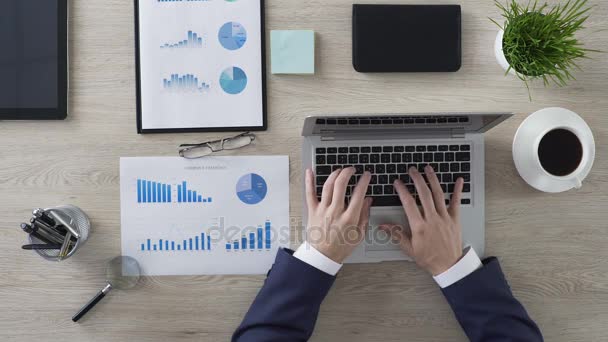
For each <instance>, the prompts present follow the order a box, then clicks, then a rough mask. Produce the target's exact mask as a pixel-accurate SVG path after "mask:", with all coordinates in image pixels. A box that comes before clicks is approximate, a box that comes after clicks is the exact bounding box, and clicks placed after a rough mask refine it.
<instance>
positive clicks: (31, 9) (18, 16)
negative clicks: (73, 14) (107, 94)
mask: <svg viewBox="0 0 608 342" xmlns="http://www.w3.org/2000/svg"><path fill="white" fill-rule="evenodd" d="M0 46H1V47H2V48H1V49H0V51H2V52H1V53H0V120H62V119H65V117H66V115H67V111H68V98H67V97H68V96H67V94H68V0H0Z"/></svg>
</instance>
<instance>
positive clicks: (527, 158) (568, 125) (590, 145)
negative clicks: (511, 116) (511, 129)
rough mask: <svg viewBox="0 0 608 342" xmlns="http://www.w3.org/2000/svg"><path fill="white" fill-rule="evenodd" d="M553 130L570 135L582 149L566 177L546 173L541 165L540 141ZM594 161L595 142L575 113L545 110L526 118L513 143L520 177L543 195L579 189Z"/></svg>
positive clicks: (552, 109) (514, 159)
mask: <svg viewBox="0 0 608 342" xmlns="http://www.w3.org/2000/svg"><path fill="white" fill-rule="evenodd" d="M556 130H566V131H569V132H571V133H573V134H574V135H575V136H576V138H577V139H578V142H580V148H581V149H582V156H581V157H580V162H579V163H578V165H577V166H575V168H573V170H572V171H571V172H570V171H568V173H567V174H564V175H561V174H560V175H556V174H554V173H551V172H548V171H547V170H546V169H545V168H544V167H543V164H542V163H541V159H540V157H539V146H540V144H541V141H542V139H543V138H544V137H545V136H546V135H547V134H548V133H549V132H554V131H556ZM594 159H595V141H594V139H593V133H592V132H591V129H590V128H589V126H588V125H587V123H586V122H585V121H584V120H583V119H582V118H581V117H580V116H578V115H577V114H576V113H574V112H572V111H570V110H567V109H564V108H557V107H554V108H545V109H541V110H539V111H537V112H535V113H533V114H531V115H530V116H528V117H527V118H526V119H525V120H524V121H523V122H522V123H521V125H520V126H519V129H518V130H517V133H515V138H514V139H513V161H514V162H515V167H516V168H517V171H518V172H519V174H520V175H521V177H522V178H523V179H524V181H526V183H528V184H529V185H530V186H532V187H534V188H535V189H537V190H540V191H544V192H552V193H555V192H563V191H568V190H570V189H573V188H577V189H578V188H580V187H581V186H582V183H583V180H584V179H585V178H586V177H587V175H588V174H589V172H590V171H591V168H592V166H593V161H594Z"/></svg>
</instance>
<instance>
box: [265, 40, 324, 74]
mask: <svg viewBox="0 0 608 342" xmlns="http://www.w3.org/2000/svg"><path fill="white" fill-rule="evenodd" d="M270 50H271V56H270V58H271V59H270V68H271V72H272V73H273V74H314V73H315V31H312V30H274V31H270Z"/></svg>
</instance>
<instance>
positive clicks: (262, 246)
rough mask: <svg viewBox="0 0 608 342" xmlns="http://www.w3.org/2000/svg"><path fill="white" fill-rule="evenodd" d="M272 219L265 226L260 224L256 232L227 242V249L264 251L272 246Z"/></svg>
mask: <svg viewBox="0 0 608 342" xmlns="http://www.w3.org/2000/svg"><path fill="white" fill-rule="evenodd" d="M271 243H272V233H271V223H270V220H268V221H266V222H265V223H264V227H262V226H258V227H257V229H256V231H255V232H250V233H248V234H243V235H242V236H241V237H240V238H239V239H237V240H232V241H228V242H226V251H262V250H268V249H271V248H272V245H271Z"/></svg>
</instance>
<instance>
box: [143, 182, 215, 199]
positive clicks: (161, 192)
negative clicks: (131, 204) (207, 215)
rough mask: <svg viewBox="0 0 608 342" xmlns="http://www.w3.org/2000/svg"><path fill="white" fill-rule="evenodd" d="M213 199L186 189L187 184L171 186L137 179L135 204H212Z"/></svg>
mask: <svg viewBox="0 0 608 342" xmlns="http://www.w3.org/2000/svg"><path fill="white" fill-rule="evenodd" d="M212 202H213V198H212V197H208V196H203V194H201V193H199V192H197V191H196V190H191V189H188V182H186V181H183V182H181V183H180V184H176V185H172V184H166V183H161V182H155V181H149V180H145V179H137V203H212Z"/></svg>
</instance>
